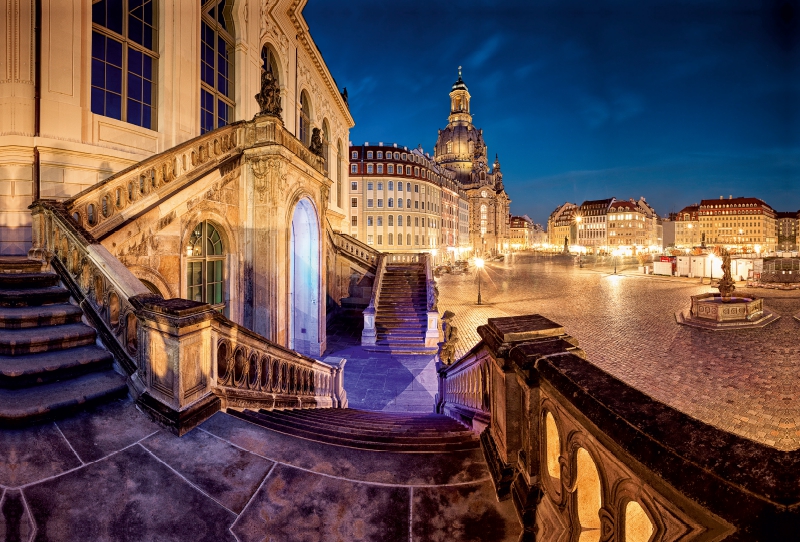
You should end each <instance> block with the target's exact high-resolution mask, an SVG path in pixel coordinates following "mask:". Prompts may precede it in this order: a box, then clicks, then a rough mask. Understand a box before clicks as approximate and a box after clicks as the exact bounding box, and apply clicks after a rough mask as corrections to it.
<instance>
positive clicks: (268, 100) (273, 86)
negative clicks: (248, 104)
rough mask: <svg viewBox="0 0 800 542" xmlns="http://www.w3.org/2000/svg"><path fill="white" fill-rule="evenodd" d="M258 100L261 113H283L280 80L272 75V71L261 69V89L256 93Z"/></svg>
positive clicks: (278, 114)
mask: <svg viewBox="0 0 800 542" xmlns="http://www.w3.org/2000/svg"><path fill="white" fill-rule="evenodd" d="M255 97H256V101H257V102H258V107H259V108H260V111H259V113H258V114H259V115H274V116H276V117H279V116H280V115H281V111H282V110H283V109H282V108H281V90H280V88H279V87H278V81H277V79H275V78H274V77H273V76H272V72H268V71H266V70H262V71H261V90H259V92H258V94H256V96H255Z"/></svg>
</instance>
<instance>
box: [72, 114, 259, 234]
mask: <svg viewBox="0 0 800 542" xmlns="http://www.w3.org/2000/svg"><path fill="white" fill-rule="evenodd" d="M245 126H246V123H243V122H238V123H234V124H230V125H228V126H224V127H222V128H219V129H217V130H214V131H212V132H208V133H205V134H203V135H201V136H198V137H196V138H194V139H192V140H190V141H187V142H185V143H183V144H181V145H178V146H176V147H174V148H172V149H170V150H168V151H165V152H163V153H160V154H156V155H154V156H152V157H150V158H148V159H146V160H143V161H142V162H139V163H138V164H136V165H135V166H133V167H130V168H128V169H125V170H123V171H120V172H119V173H117V174H115V175H112V176H111V177H109V178H107V179H105V180H104V181H101V182H99V183H97V184H95V185H93V186H91V187H90V188H87V189H86V190H84V191H83V192H80V193H79V194H77V195H75V196H74V197H72V198H69V199H68V200H66V201H65V202H64V205H65V208H66V210H67V212H68V215H69V216H70V217H71V218H72V219H73V220H74V221H75V222H76V223H77V224H79V225H80V226H82V227H83V228H85V230H86V231H87V232H89V233H90V234H92V235H93V236H94V237H95V238H96V239H98V240H102V239H103V237H104V236H106V235H107V234H109V233H110V232H113V231H114V230H115V229H117V228H119V227H120V226H121V225H123V224H125V223H127V222H128V221H130V220H132V219H134V218H135V217H137V216H138V215H140V214H141V213H143V212H146V211H147V210H149V209H150V208H152V206H153V205H155V204H157V203H158V202H159V201H161V200H163V199H165V198H166V197H168V196H170V195H172V194H174V193H176V192H177V191H179V190H181V189H182V188H183V187H185V186H187V185H188V184H190V183H192V182H194V180H196V179H197V178H199V177H202V176H203V175H206V174H208V173H209V172H211V171H213V170H214V169H216V168H219V167H220V166H221V165H222V164H224V163H225V162H227V161H229V160H231V159H232V158H234V157H236V156H238V155H239V154H241V145H242V141H243V133H244V129H245Z"/></svg>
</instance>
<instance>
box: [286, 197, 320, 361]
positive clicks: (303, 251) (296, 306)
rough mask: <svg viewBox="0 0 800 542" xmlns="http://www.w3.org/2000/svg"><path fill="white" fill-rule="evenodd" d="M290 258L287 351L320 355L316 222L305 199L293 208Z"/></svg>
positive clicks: (317, 227)
mask: <svg viewBox="0 0 800 542" xmlns="http://www.w3.org/2000/svg"><path fill="white" fill-rule="evenodd" d="M289 255H290V264H289V266H290V267H289V348H292V349H293V350H297V351H298V352H300V353H302V354H306V355H310V356H319V355H320V338H319V321H320V320H319V312H320V248H319V221H318V220H317V211H316V209H315V208H314V204H313V203H311V200H309V199H308V198H303V199H301V200H300V201H299V202H298V203H297V206H296V207H295V208H294V214H293V215H292V232H291V242H290V247H289Z"/></svg>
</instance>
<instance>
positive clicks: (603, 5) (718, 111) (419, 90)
mask: <svg viewBox="0 0 800 542" xmlns="http://www.w3.org/2000/svg"><path fill="white" fill-rule="evenodd" d="M643 5H644V6H643ZM585 6H592V9H586V7H585ZM594 6H598V7H594ZM798 7H799V6H798V2H793V3H792V2H784V1H783V0H776V1H775V2H769V1H767V2H736V1H732V0H725V1H721V2H710V1H709V2H707V1H703V0H691V1H680V0H669V1H667V2H660V1H652V0H650V1H646V2H641V1H637V2H633V1H625V2H623V1H605V2H588V1H581V2H577V1H573V0H555V1H552V2H550V1H544V2H542V1H534V0H531V1H516V0H503V1H488V0H483V1H481V0H460V1H458V2H452V1H446V0H427V1H419V0H405V1H400V2H377V1H375V0H347V1H346V2H339V1H337V2H334V1H332V0H309V2H308V5H307V6H306V8H305V11H304V15H305V18H306V20H307V22H308V24H309V26H310V28H311V34H312V36H313V38H314V40H315V42H316V44H317V46H318V47H319V48H320V50H321V51H322V54H323V56H324V58H325V61H326V62H327V64H328V67H329V69H330V70H331V73H332V74H333V76H334V77H335V78H336V81H337V83H338V85H339V87H347V90H348V93H349V101H350V107H351V112H352V114H353V117H354V118H355V121H356V126H355V127H354V128H353V129H352V130H351V132H350V139H351V140H352V141H353V143H355V144H362V143H364V142H365V141H370V142H378V141H383V142H385V143H393V142H396V143H399V144H401V145H406V146H409V147H412V146H413V147H415V146H417V145H418V144H422V146H423V148H424V149H425V150H426V151H428V152H430V153H433V145H434V143H435V142H436V136H437V130H438V129H439V128H444V127H445V125H446V124H447V115H448V113H449V97H448V93H449V92H450V87H451V85H452V84H453V83H454V82H455V80H456V79H457V77H458V73H457V71H458V70H457V68H458V66H459V65H462V66H463V77H464V81H465V82H466V84H467V86H468V87H469V90H470V94H471V95H472V104H471V107H472V113H473V121H474V123H475V125H476V126H478V127H479V128H483V129H484V138H485V140H486V143H487V145H488V147H489V153H490V156H491V157H492V158H494V155H495V153H498V154H499V156H500V162H501V164H502V169H503V173H504V181H505V186H506V191H507V192H508V193H509V196H510V197H511V199H512V203H511V211H512V213H514V214H528V215H529V216H531V217H532V218H533V219H534V220H535V221H537V222H541V223H544V224H546V222H547V216H548V215H549V213H550V212H551V211H552V210H553V209H554V208H555V207H556V206H557V205H559V204H561V203H563V202H564V201H572V202H574V203H578V204H580V203H581V202H582V201H583V200H586V199H599V198H605V197H611V196H614V197H616V198H618V199H627V198H639V197H640V196H644V197H645V198H646V199H647V201H648V202H649V203H650V204H651V205H653V206H654V207H655V209H656V211H658V213H659V214H661V215H665V214H667V213H669V212H672V211H679V210H680V209H681V208H682V207H684V206H686V205H690V204H692V203H695V202H699V201H700V200H701V199H703V198H718V197H719V196H720V195H724V196H725V197H726V198H727V197H728V196H729V195H733V196H734V197H736V196H755V197H759V198H762V199H764V200H765V201H766V202H767V203H769V204H770V205H772V206H773V207H774V208H775V209H776V210H778V211H797V210H798V209H800V11H799V10H798Z"/></svg>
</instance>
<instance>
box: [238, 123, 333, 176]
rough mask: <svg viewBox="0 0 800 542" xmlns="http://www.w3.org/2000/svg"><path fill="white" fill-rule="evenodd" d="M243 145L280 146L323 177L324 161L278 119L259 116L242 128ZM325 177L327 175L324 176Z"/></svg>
mask: <svg viewBox="0 0 800 542" xmlns="http://www.w3.org/2000/svg"><path fill="white" fill-rule="evenodd" d="M244 144H245V145H246V146H247V147H253V146H258V145H270V144H274V145H281V146H283V147H285V148H286V149H288V150H289V152H291V153H292V154H294V155H295V156H299V157H300V159H301V160H303V161H304V162H305V163H306V164H308V165H310V166H311V167H313V168H314V169H315V170H316V171H317V172H319V173H322V174H323V175H325V160H324V159H323V158H322V157H321V156H318V155H316V154H314V153H313V152H311V150H309V148H308V147H306V146H305V145H304V144H303V142H302V141H300V140H299V139H297V138H296V137H295V136H294V135H292V134H291V133H290V132H288V131H287V130H286V129H285V128H284V126H283V121H282V120H281V119H280V117H275V116H272V115H259V116H256V117H255V118H254V119H253V121H251V122H248V123H247V124H246V126H245V127H244ZM326 176H327V175H326Z"/></svg>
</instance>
